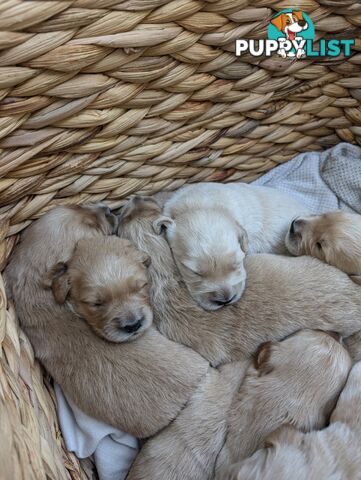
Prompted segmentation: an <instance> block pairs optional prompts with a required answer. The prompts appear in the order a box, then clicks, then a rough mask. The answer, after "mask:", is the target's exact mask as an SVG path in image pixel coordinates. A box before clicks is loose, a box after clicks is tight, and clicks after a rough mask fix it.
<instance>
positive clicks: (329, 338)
mask: <svg viewBox="0 0 361 480" xmlns="http://www.w3.org/2000/svg"><path fill="white" fill-rule="evenodd" d="M334 335H335V334H333V333H332V334H331V335H329V334H327V333H325V332H321V331H315V330H307V329H306V330H301V331H300V332H298V333H296V334H294V335H291V336H290V337H288V338H286V339H285V340H284V341H282V342H278V343H266V344H265V345H264V346H262V347H261V349H260V350H259V352H258V355H257V356H256V359H255V364H254V367H251V368H250V369H249V370H248V372H247V375H246V378H245V380H244V382H243V384H242V386H241V389H240V391H239V393H238V395H237V396H236V398H235V400H234V401H233V404H232V407H231V411H230V413H229V415H228V434H227V439H226V443H225V446H224V448H223V449H222V452H221V454H220V455H219V457H218V462H217V472H218V475H219V479H223V478H224V472H225V470H227V469H228V466H229V465H230V464H232V463H234V462H237V461H240V460H243V459H244V458H247V457H248V456H249V455H252V454H253V453H254V452H255V450H256V449H257V448H259V447H260V446H261V445H262V444H263V442H264V440H265V438H266V437H267V436H268V435H269V434H270V433H271V432H273V431H274V430H275V429H276V428H278V427H280V426H281V425H282V424H284V423H290V424H292V425H294V426H295V427H296V428H298V429H300V430H303V431H310V430H312V429H314V428H322V427H324V426H325V425H326V422H327V421H328V418H329V415H330V413H331V411H332V409H333V407H334V405H335V403H336V400H337V397H338V395H339V393H340V391H341V389H342V388H343V386H344V384H345V382H346V379H347V375H348V373H349V370H350V368H351V364H352V362H351V358H350V356H349V354H348V352H347V350H346V349H345V348H344V347H343V346H342V345H341V343H340V342H339V340H338V339H339V337H338V336H337V335H336V337H334ZM240 478H241V477H240Z"/></svg>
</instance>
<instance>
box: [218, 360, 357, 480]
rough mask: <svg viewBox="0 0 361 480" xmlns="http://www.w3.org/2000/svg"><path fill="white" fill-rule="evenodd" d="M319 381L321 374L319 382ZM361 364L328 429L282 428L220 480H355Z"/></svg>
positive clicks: (350, 381)
mask: <svg viewBox="0 0 361 480" xmlns="http://www.w3.org/2000/svg"><path fill="white" fill-rule="evenodd" d="M321 377H322V374H321V375H320V377H319V378H321ZM360 443H361V363H360V362H358V363H357V364H356V365H355V366H354V367H353V368H352V370H351V372H350V375H349V377H348V380H347V383H346V386H345V388H344V389H343V391H342V393H341V395H340V398H339V400H338V402H337V406H336V409H335V410H334V412H333V413H332V416H331V420H330V424H329V426H328V427H327V428H326V429H324V430H320V431H315V432H310V433H302V432H301V431H299V430H297V429H296V428H295V427H294V426H283V427H281V428H280V429H278V430H276V431H275V432H274V434H272V435H270V437H269V438H268V439H267V447H266V448H263V449H261V450H259V451H257V452H256V453H255V454H254V455H252V457H250V458H248V459H246V460H244V461H243V462H240V463H238V464H235V465H233V466H231V467H230V468H229V470H228V473H227V474H225V475H224V476H223V477H222V480H289V479H290V478H292V480H329V479H340V480H341V479H342V480H355V479H358V478H360V471H361V451H360Z"/></svg>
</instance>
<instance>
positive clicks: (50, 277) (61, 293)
mask: <svg viewBox="0 0 361 480" xmlns="http://www.w3.org/2000/svg"><path fill="white" fill-rule="evenodd" d="M44 283H45V285H46V286H48V287H50V288H51V290H52V292H53V295H54V298H55V300H56V302H57V303H60V304H62V303H65V300H66V298H67V296H68V294H69V290H70V279H69V275H68V266H67V264H66V263H64V262H59V263H56V264H55V265H54V266H53V267H51V269H50V270H49V272H48V274H47V278H46V280H45V282H44Z"/></svg>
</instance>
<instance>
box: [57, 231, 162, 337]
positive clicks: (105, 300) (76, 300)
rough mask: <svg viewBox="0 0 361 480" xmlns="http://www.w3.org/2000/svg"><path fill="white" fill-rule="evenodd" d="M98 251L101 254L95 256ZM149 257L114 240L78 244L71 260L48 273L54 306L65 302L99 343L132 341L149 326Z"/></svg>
mask: <svg viewBox="0 0 361 480" xmlns="http://www.w3.org/2000/svg"><path fill="white" fill-rule="evenodd" d="M99 247H101V250H99ZM148 264H149V257H148V256H147V255H144V254H143V253H141V252H139V251H137V250H136V249H135V248H134V247H132V245H131V244H130V243H129V242H127V241H124V240H121V239H119V238H117V237H105V238H103V239H102V242H101V245H99V239H98V238H85V239H82V240H79V241H78V243H77V244H76V247H75V250H74V252H73V254H72V256H71V258H70V259H69V260H68V261H67V262H66V263H63V262H62V263H58V264H56V265H55V266H54V268H53V269H52V270H51V272H50V273H49V277H50V279H51V285H52V290H53V294H54V297H55V299H56V300H57V302H58V303H60V304H64V303H65V301H67V304H68V306H69V307H70V308H71V310H72V311H73V312H74V313H75V314H76V315H78V316H79V317H80V318H84V319H85V320H86V321H87V322H88V324H89V325H90V326H91V327H92V328H93V329H94V331H95V332H96V333H97V334H98V335H100V336H101V337H103V338H105V339H107V340H109V341H113V342H124V341H129V340H135V339H136V338H137V337H139V336H140V335H141V334H142V333H144V331H145V330H146V329H147V328H148V327H149V326H150V325H151V323H152V320H153V313H152V309H151V307H150V304H149V291H148V278H147V274H146V266H147V265H148Z"/></svg>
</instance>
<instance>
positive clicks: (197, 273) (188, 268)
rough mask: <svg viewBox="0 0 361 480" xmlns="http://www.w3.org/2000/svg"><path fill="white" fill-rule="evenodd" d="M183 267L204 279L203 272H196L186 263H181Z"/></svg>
mask: <svg viewBox="0 0 361 480" xmlns="http://www.w3.org/2000/svg"><path fill="white" fill-rule="evenodd" d="M181 264H182V266H183V267H184V268H185V269H187V270H189V271H190V272H191V273H193V275H197V276H198V277H202V273H201V272H197V270H194V269H193V268H191V267H189V266H188V265H186V264H185V263H183V262H181Z"/></svg>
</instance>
